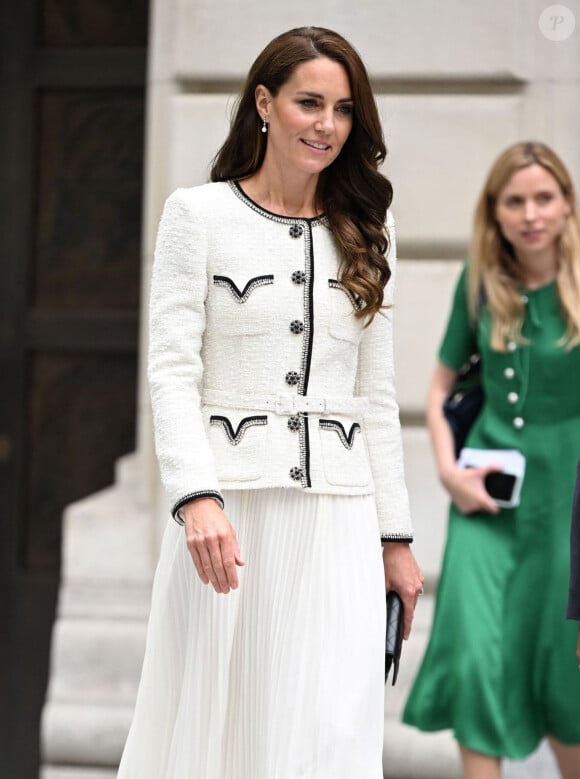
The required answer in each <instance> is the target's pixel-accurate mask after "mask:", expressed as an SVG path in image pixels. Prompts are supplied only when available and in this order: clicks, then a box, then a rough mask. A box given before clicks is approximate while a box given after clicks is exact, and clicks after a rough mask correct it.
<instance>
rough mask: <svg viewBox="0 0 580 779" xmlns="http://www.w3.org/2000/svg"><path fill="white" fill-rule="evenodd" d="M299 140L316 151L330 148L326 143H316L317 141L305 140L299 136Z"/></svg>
mask: <svg viewBox="0 0 580 779" xmlns="http://www.w3.org/2000/svg"><path fill="white" fill-rule="evenodd" d="M301 141H302V143H303V144H304V145H305V146H308V147H310V148H311V149H316V151H328V150H329V149H330V146H329V145H328V144H327V143H318V142H317V141H307V140H305V139H304V138H301Z"/></svg>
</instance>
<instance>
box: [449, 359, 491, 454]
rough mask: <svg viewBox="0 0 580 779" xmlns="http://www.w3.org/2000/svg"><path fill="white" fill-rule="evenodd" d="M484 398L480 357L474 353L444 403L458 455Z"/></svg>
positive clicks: (460, 372)
mask: <svg viewBox="0 0 580 779" xmlns="http://www.w3.org/2000/svg"><path fill="white" fill-rule="evenodd" d="M483 400H484V397H483V389H482V386H481V364H480V358H479V355H478V354H473V355H472V356H471V357H470V358H469V362H467V363H466V364H465V365H464V366H463V367H462V368H461V370H460V371H459V374H458V376H457V379H456V381H455V383H454V384H453V387H452V388H451V391H450V392H449V395H448V396H447V397H446V398H445V401H444V403H443V413H444V414H445V416H446V418H447V422H448V423H449V426H450V427H451V431H452V433H453V438H454V442H455V456H456V457H459V452H460V451H461V450H462V449H463V444H464V443H465V439H466V438H467V434H468V433H469V430H470V428H471V426H472V425H473V423H474V422H475V420H476V418H477V416H478V414H479V412H480V411H481V407H482V405H483Z"/></svg>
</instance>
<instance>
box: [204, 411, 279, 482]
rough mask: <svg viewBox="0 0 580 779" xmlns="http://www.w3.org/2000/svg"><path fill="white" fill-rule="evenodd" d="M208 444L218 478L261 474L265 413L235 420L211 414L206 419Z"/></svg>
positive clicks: (247, 477)
mask: <svg viewBox="0 0 580 779" xmlns="http://www.w3.org/2000/svg"><path fill="white" fill-rule="evenodd" d="M209 424H210V429H209V439H210V446H211V449H212V452H213V455H214V457H215V462H216V471H217V476H218V479H219V480H220V481H252V480H255V479H259V478H260V477H261V476H262V474H263V469H264V456H265V451H266V439H267V434H266V426H267V424H268V417H267V416H250V417H241V418H238V419H235V420H232V418H230V417H227V416H222V415H219V414H212V415H211V416H210V418H209Z"/></svg>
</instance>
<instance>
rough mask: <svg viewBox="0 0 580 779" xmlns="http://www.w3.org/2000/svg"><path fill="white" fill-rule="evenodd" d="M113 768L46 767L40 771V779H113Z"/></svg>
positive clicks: (114, 774)
mask: <svg viewBox="0 0 580 779" xmlns="http://www.w3.org/2000/svg"><path fill="white" fill-rule="evenodd" d="M116 775H117V771H116V769H114V768H111V769H106V768H74V767H70V766H69V767H67V766H57V765H55V766H48V767H46V768H42V769H41V771H40V779H115V777H116Z"/></svg>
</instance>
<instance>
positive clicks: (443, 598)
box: [404, 142, 580, 779]
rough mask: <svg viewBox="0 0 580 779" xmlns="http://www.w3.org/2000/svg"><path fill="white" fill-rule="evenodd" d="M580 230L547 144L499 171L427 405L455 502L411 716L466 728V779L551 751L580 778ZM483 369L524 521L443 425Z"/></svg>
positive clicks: (490, 183)
mask: <svg viewBox="0 0 580 779" xmlns="http://www.w3.org/2000/svg"><path fill="white" fill-rule="evenodd" d="M579 345H580V230H579V223H578V216H577V212H576V202H575V196H574V190H573V185H572V182H571V179H570V176H569V174H568V172H567V170H566V168H565V167H564V165H563V164H562V162H561V160H560V159H559V158H558V157H557V156H556V155H555V154H554V152H553V151H552V150H551V149H549V148H547V147H546V146H545V145H544V144H541V143H530V142H528V143H517V144H515V145H513V146H511V147H510V148H508V149H506V150H505V151H504V152H503V154H501V156H500V157H499V158H498V159H497V161H496V162H495V164H494V165H493V167H492V169H491V171H490V173H489V176H488V178H487V181H486V183H485V186H484V189H483V192H482V194H481V197H480V199H479V203H478V205H477V210H476V214H475V222H474V231H473V242H472V248H471V259H470V262H468V263H467V265H466V267H465V269H464V271H463V273H462V274H461V277H460V279H459V281H458V284H457V288H456V291H455V297H454V300H453V306H452V310H451V314H450V319H449V323H448V327H447V331H446V333H445V336H444V339H443V343H442V346H441V349H440V352H439V362H438V364H437V366H436V368H435V372H434V375H433V379H432V382H431V386H430V390H429V395H428V408H427V416H428V425H429V430H430V433H431V438H432V444H433V450H434V455H435V459H436V461H437V468H438V471H439V475H440V478H441V481H442V483H443V485H444V486H445V488H446V489H447V491H448V492H449V495H450V497H451V500H452V505H451V509H450V516H449V530H448V538H447V545H446V551H445V557H444V563H443V571H442V575H441V579H440V583H439V589H438V594H437V606H436V613H435V618H434V624H433V629H432V634H431V638H430V641H429V646H428V648H427V652H426V655H425V657H424V660H423V663H422V666H421V668H420V670H419V674H418V676H417V678H416V680H415V683H414V686H413V689H412V691H411V694H410V697H409V700H408V701H407V705H406V708H405V712H404V720H405V722H407V723H408V724H411V725H415V726H416V727H418V728H420V729H421V730H425V731H433V730H439V729H443V728H452V729H453V731H454V735H455V738H456V739H457V741H458V743H459V747H460V752H461V757H462V763H463V769H464V777H465V779H499V777H500V773H501V766H500V760H501V758H502V757H509V758H512V759H518V758H523V757H525V756H527V755H528V754H530V753H531V752H532V751H533V750H534V749H535V748H536V747H537V745H538V743H539V741H540V740H541V739H542V738H543V737H547V738H548V739H549V742H550V744H551V746H552V748H553V751H554V753H555V756H556V759H557V761H558V764H559V767H560V771H561V774H562V776H563V777H565V779H577V778H578V777H579V776H580V673H578V667H577V663H576V662H575V657H574V647H575V645H576V630H577V626H576V625H575V624H574V623H573V622H570V621H568V622H567V621H566V619H565V615H566V599H567V590H568V574H569V533H570V514H571V503H572V495H573V486H574V478H575V471H576V461H577V459H578V448H579V442H580V346H579ZM474 351H477V352H479V354H480V355H481V364H482V383H483V388H484V393H485V400H484V405H483V408H482V411H481V412H480V414H479V416H478V417H477V419H476V421H475V423H474V425H473V427H472V428H471V430H470V432H469V435H468V438H467V442H466V445H467V446H468V447H472V448H476V449H482V450H491V449H494V450H496V449H504V450H513V449H515V450H518V451H519V452H521V453H522V454H523V456H524V457H525V461H526V469H525V476H524V481H523V485H522V490H521V496H520V503H519V505H518V506H517V507H511V508H505V507H504V508H500V507H499V506H498V505H497V503H496V502H495V500H494V499H493V498H492V497H491V495H490V494H489V493H488V491H487V489H486V476H487V475H488V473H489V472H490V471H492V470H494V463H491V464H490V465H489V466H487V467H474V468H469V469H467V468H461V467H459V465H458V463H457V462H456V460H455V455H454V447H453V440H452V435H451V431H450V427H449V425H448V424H447V421H446V418H445V416H444V414H443V411H442V403H443V400H444V398H445V397H446V395H447V394H448V392H449V390H450V388H451V386H452V384H453V382H454V380H455V378H456V376H457V372H458V369H459V368H460V367H461V365H462V364H463V363H465V361H466V360H467V358H468V357H469V356H470V354H471V353H472V352H474Z"/></svg>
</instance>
